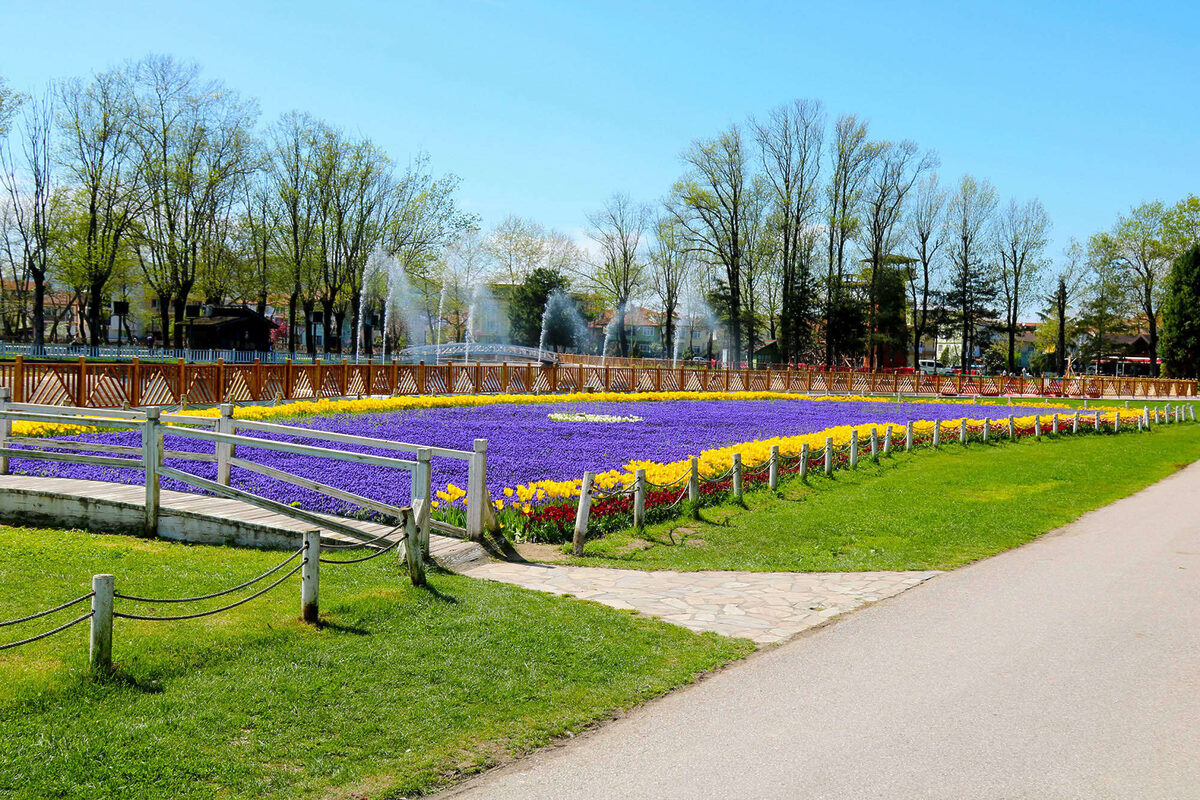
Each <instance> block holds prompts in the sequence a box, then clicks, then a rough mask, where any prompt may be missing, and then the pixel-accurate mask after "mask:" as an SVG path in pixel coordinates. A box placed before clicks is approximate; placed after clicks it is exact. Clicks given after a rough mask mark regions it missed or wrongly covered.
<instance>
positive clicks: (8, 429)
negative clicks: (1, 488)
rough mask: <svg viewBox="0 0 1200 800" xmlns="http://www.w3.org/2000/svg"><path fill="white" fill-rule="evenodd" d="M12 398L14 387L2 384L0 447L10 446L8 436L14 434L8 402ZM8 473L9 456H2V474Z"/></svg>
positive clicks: (0, 464)
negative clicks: (9, 416)
mask: <svg viewBox="0 0 1200 800" xmlns="http://www.w3.org/2000/svg"><path fill="white" fill-rule="evenodd" d="M11 398H12V389H10V388H8V387H7V386H0V447H8V437H10V436H12V420H11V419H9V418H8V413H7V412H8V404H9V401H10V399H11ZM7 474H8V456H0V475H7Z"/></svg>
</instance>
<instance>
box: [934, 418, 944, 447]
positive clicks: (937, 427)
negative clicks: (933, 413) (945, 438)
mask: <svg viewBox="0 0 1200 800" xmlns="http://www.w3.org/2000/svg"><path fill="white" fill-rule="evenodd" d="M941 436H942V422H941V420H936V419H935V420H934V421H933V449H934V450H937V448H938V445H939V444H941Z"/></svg>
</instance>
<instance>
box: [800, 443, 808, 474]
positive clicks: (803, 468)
mask: <svg viewBox="0 0 1200 800" xmlns="http://www.w3.org/2000/svg"><path fill="white" fill-rule="evenodd" d="M807 477H808V442H805V443H804V444H802V445H800V480H804V479H805V478H807Z"/></svg>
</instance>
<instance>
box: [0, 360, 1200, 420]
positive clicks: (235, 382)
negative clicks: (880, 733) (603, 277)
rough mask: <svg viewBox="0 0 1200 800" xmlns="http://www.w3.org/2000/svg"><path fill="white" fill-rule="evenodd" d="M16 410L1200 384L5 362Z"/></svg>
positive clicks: (1086, 393) (1135, 389)
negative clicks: (24, 406)
mask: <svg viewBox="0 0 1200 800" xmlns="http://www.w3.org/2000/svg"><path fill="white" fill-rule="evenodd" d="M0 386H5V387H9V388H10V389H11V390H12V399H13V401H15V402H18V403H40V404H46V405H63V406H76V407H80V408H119V407H122V406H125V405H128V406H130V407H139V406H173V405H180V404H182V403H185V402H186V403H188V404H191V405H212V404H218V403H236V402H261V401H274V400H282V401H286V400H309V399H315V398H322V397H327V398H331V397H354V396H360V395H363V396H365V395H425V394H496V393H509V394H544V393H558V392H581V391H603V392H678V391H712V392H731V391H732V392H741V391H763V392H767V391H770V392H804V393H814V392H815V393H818V394H820V393H831V394H863V395H865V394H896V393H902V394H923V395H941V396H947V397H953V396H968V397H969V396H983V397H1002V396H1014V397H1021V396H1024V397H1089V398H1099V397H1129V398H1135V397H1145V398H1171V397H1195V396H1196V381H1192V380H1188V381H1185V380H1166V379H1153V378H1109V377H1076V378H1021V377H1012V378H1007V377H980V376H974V375H920V374H917V375H900V374H895V373H871V372H811V371H799V370H779V369H756V370H734V369H694V368H678V369H672V368H670V367H657V366H655V367H638V366H614V365H604V366H600V365H595V364H544V365H537V364H483V363H476V364H442V365H438V366H434V365H427V364H424V363H421V364H400V363H397V362H394V361H393V362H392V363H390V364H352V363H349V362H347V361H341V362H337V363H322V362H320V361H318V362H316V363H313V364H296V363H292V362H285V363H283V364H264V363H260V362H254V363H250V364H227V363H225V362H223V361H217V362H216V363H214V364H194V363H188V362H185V361H182V360H181V361H178V362H176V363H167V364H164V363H149V362H145V363H144V362H140V361H138V360H137V359H134V360H133V361H132V362H129V363H110V362H92V361H88V360H87V359H85V358H80V359H78V360H77V361H72V362H63V363H46V362H25V361H24V360H23V359H21V358H17V359H15V360H14V361H9V362H3V363H0Z"/></svg>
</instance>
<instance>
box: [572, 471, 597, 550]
mask: <svg viewBox="0 0 1200 800" xmlns="http://www.w3.org/2000/svg"><path fill="white" fill-rule="evenodd" d="M595 479H596V475H595V474H594V473H591V472H585V473H583V485H582V486H581V487H580V488H579V506H578V508H576V509H575V540H574V542H573V543H572V545H571V552H572V553H574V554H575V555H577V556H581V555H583V540H584V539H585V538H586V537H587V526H588V516H589V515H590V514H591V513H592V481H594V480H595Z"/></svg>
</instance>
